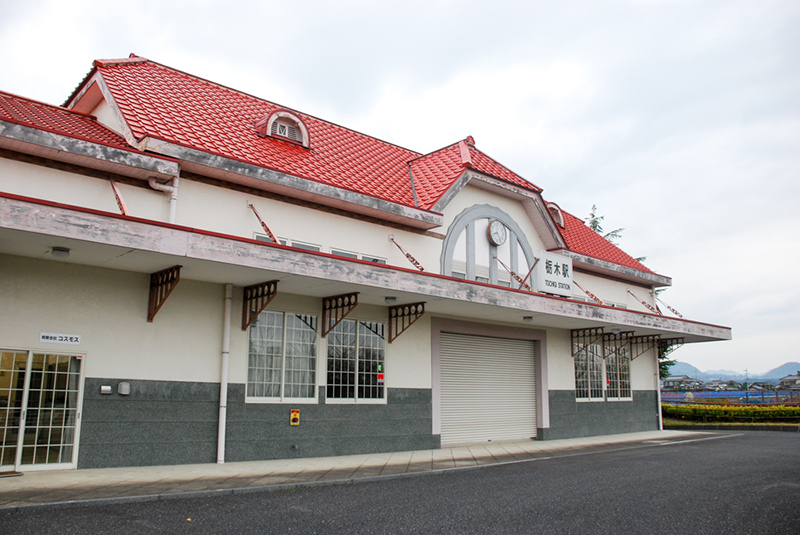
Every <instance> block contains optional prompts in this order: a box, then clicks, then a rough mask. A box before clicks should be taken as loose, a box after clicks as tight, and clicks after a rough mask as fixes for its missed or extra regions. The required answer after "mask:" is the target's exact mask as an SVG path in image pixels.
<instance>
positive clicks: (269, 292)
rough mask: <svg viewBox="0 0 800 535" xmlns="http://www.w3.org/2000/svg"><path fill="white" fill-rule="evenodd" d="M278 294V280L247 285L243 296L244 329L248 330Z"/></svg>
mask: <svg viewBox="0 0 800 535" xmlns="http://www.w3.org/2000/svg"><path fill="white" fill-rule="evenodd" d="M277 294H278V281H277V280H274V281H267V282H261V283H259V284H254V285H252V286H245V288H244V296H243V298H242V330H243V331H246V330H247V328H248V327H249V326H250V324H251V323H253V321H255V319H256V318H257V317H258V315H259V314H261V312H263V311H264V309H265V308H267V305H268V304H269V302H270V301H272V299H273V298H274V297H275V296H276V295H277Z"/></svg>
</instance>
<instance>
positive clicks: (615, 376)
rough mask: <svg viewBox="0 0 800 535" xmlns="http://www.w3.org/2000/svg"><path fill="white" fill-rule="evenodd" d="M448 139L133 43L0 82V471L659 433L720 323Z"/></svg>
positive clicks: (495, 165)
mask: <svg viewBox="0 0 800 535" xmlns="http://www.w3.org/2000/svg"><path fill="white" fill-rule="evenodd" d="M670 284H671V280H670V278H669V277H666V276H664V275H661V274H658V273H655V272H653V271H651V270H650V269H648V268H647V267H645V266H644V265H642V264H641V263H640V262H638V261H636V260H635V259H634V258H632V257H631V256H629V255H628V254H626V253H625V252H623V251H622V250H620V249H619V248H618V247H616V246H615V245H613V244H611V243H610V242H608V241H607V240H605V239H604V238H602V237H601V236H599V235H598V234H596V233H595V232H593V231H592V230H591V229H589V228H588V227H587V226H586V225H585V224H584V223H583V221H582V220H581V219H579V218H576V217H575V216H573V215H571V214H569V213H567V212H566V211H564V210H562V209H561V208H560V207H559V206H558V205H557V204H556V203H554V202H553V201H552V200H548V199H546V198H545V197H544V196H543V191H542V189H541V188H540V187H538V186H536V185H534V184H533V183H531V182H530V181H528V180H526V179H525V178H524V177H521V176H519V175H517V174H516V173H514V172H513V171H511V170H509V169H508V168H507V167H505V166H504V165H502V164H501V163H499V162H497V161H495V160H494V159H492V158H491V157H490V156H489V155H487V154H485V153H483V152H482V151H481V150H479V149H478V147H477V145H476V143H475V141H474V140H473V139H472V138H471V137H467V138H466V139H464V140H461V141H457V142H455V143H452V144H450V145H447V146H445V147H443V148H442V149H440V150H437V151H434V152H431V153H429V154H421V153H418V152H414V151H413V150H409V149H405V148H402V147H399V146H397V145H393V144H391V143H388V142H385V141H381V140H379V139H376V138H374V137H370V136H369V135H365V134H362V133H360V132H356V131H353V130H351V129H348V128H346V127H343V126H339V125H336V124H333V123H331V122H328V121H325V120H322V119H319V118H317V117H314V116H311V115H308V114H305V113H302V112H300V111H297V110H293V109H288V108H286V107H282V106H280V105H278V104H275V103H272V102H270V101H267V100H263V99H261V98H258V97H254V96H251V95H248V94H245V93H242V92H239V91H236V90H234V89H230V88H228V87H224V86H222V85H219V84H217V83H213V82H210V81H207V80H203V79H200V78H198V77H196V76H192V75H189V74H187V73H184V72H181V71H178V70H175V69H173V68H170V67H167V66H164V65H161V64H158V63H155V62H153V61H150V60H147V59H145V58H141V57H136V56H131V57H129V58H125V59H119V60H102V61H95V62H94V64H93V67H92V69H91V71H90V72H89V74H88V75H87V77H86V78H85V79H84V80H83V81H82V82H81V83H80V85H79V86H78V87H77V89H76V90H75V92H74V93H73V94H72V95H70V96H69V98H68V99H67V100H66V102H65V104H64V105H63V106H54V105H49V104H44V103H41V102H36V101H32V100H30V99H27V98H24V97H21V96H16V95H12V94H8V93H0V302H2V307H0V352H2V360H1V361H0V436H2V442H0V465H1V466H2V469H4V470H8V469H16V470H34V469H40V468H41V469H47V468H96V467H112V466H137V465H159V464H181V463H213V462H225V461H251V460H262V459H276V458H291V457H312V456H329V455H340V454H356V453H369V452H386V451H405V450H415V449H432V448H438V447H441V446H442V445H453V444H463V443H476V442H488V441H504V440H524V439H536V440H548V439H556V438H567V437H579V436H588V435H596V434H611V433H623V432H632V431H644V430H654V429H658V428H659V391H658V389H659V377H658V364H657V355H658V352H659V350H661V351H668V350H670V349H672V348H675V347H677V346H680V345H681V344H684V343H699V342H706V341H713V340H725V339H729V338H730V329H729V328H727V327H722V326H717V325H712V324H708V323H702V322H698V321H691V320H687V319H683V318H681V317H677V316H674V315H664V314H662V313H661V311H660V310H659V309H658V307H657V303H656V300H655V294H654V291H655V290H656V289H657V288H660V287H665V286H669V285H670Z"/></svg>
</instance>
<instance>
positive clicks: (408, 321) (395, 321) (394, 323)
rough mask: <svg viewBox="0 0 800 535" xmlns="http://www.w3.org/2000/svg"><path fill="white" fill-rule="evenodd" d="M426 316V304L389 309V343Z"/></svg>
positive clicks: (413, 304) (398, 306) (412, 304)
mask: <svg viewBox="0 0 800 535" xmlns="http://www.w3.org/2000/svg"><path fill="white" fill-rule="evenodd" d="M423 314H425V302H424V301H423V302H421V303H410V304H408V305H397V306H393V307H389V343H392V342H393V341H394V339H395V338H397V337H398V336H400V335H401V334H403V332H405V330H406V329H408V328H409V327H411V326H412V325H414V322H415V321H417V320H418V319H420V318H421V317H422V315H423Z"/></svg>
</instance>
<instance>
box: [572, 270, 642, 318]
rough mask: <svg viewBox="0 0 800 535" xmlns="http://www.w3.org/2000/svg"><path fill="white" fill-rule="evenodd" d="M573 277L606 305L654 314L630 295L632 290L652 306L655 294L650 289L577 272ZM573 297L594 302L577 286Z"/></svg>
mask: <svg viewBox="0 0 800 535" xmlns="http://www.w3.org/2000/svg"><path fill="white" fill-rule="evenodd" d="M573 275H574V277H573V278H574V280H576V281H577V282H578V284H580V285H581V286H583V287H584V288H585V289H587V290H588V291H590V292H592V293H593V294H595V295H596V296H597V297H599V298H600V299H602V300H603V302H604V303H607V304H611V303H613V304H616V305H618V304H621V305H624V306H625V308H627V309H629V310H636V311H639V312H648V313H652V311H651V310H649V309H648V308H647V307H645V306H644V305H643V304H642V303H641V302H640V301H639V300H638V299H635V298H634V297H632V296H631V294H629V293H628V290H630V291H631V292H633V294H634V295H636V296H637V297H639V298H641V299H642V300H644V301H645V302H647V303H650V304H651V305H652V304H653V292H652V291H651V290H650V289H648V288H642V287H641V286H636V285H633V284H626V283H624V282H621V281H616V280H610V279H605V278H603V277H599V276H597V275H590V274H588V273H578V272H575V273H574V274H573ZM573 295H574V296H575V297H578V298H580V299H585V300H588V301H590V302H593V301H592V299H591V298H590V297H589V296H587V295H586V294H585V293H584V292H583V290H581V289H580V288H578V287H577V286H576V287H575V288H574V289H573Z"/></svg>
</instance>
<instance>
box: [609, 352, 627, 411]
mask: <svg viewBox="0 0 800 535" xmlns="http://www.w3.org/2000/svg"><path fill="white" fill-rule="evenodd" d="M606 349H607V351H606V353H607V354H608V356H607V357H606V399H607V400H621V399H631V361H630V357H629V353H628V348H627V347H618V348H616V351H615V352H614V353H609V352H608V347H607V348H606Z"/></svg>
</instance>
